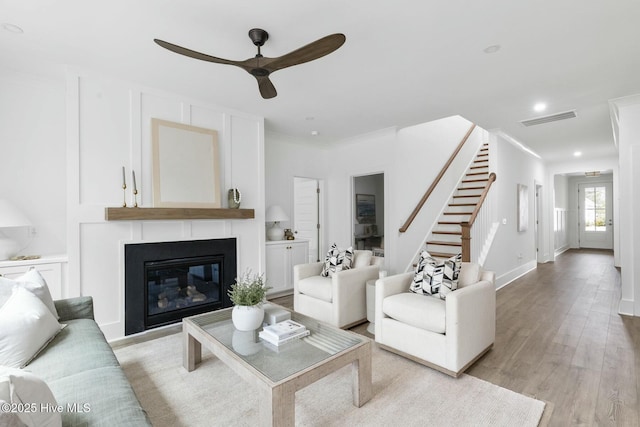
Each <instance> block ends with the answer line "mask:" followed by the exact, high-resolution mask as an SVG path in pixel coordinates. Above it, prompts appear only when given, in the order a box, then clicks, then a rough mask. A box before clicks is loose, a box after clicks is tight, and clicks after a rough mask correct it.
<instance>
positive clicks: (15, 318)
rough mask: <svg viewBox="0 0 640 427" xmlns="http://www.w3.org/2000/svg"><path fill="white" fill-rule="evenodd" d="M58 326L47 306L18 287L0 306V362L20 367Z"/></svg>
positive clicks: (40, 348) (52, 335) (49, 337)
mask: <svg viewBox="0 0 640 427" xmlns="http://www.w3.org/2000/svg"><path fill="white" fill-rule="evenodd" d="M61 329H62V326H61V325H60V323H58V320H57V319H56V318H55V317H53V314H51V312H50V311H49V309H48V308H47V306H45V305H44V303H43V302H42V301H40V299H38V297H36V296H35V295H34V294H32V293H31V292H29V291H27V290H26V289H24V288H22V287H19V286H17V287H15V288H14V290H13V293H12V294H11V297H10V298H9V299H8V300H7V302H6V303H5V304H4V305H3V306H2V307H0V365H5V366H9V367H13V368H20V367H23V366H25V365H26V364H27V363H29V362H30V361H31V359H33V358H34V357H35V356H36V355H37V354H38V353H39V352H40V350H42V349H43V348H44V347H45V346H46V345H47V344H48V343H49V341H51V340H52V339H53V337H55V336H56V335H57V334H58V332H60V330H61Z"/></svg>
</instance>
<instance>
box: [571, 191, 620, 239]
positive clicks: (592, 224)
mask: <svg viewBox="0 0 640 427" xmlns="http://www.w3.org/2000/svg"><path fill="white" fill-rule="evenodd" d="M612 189H613V185H612V183H611V182H594V183H588V184H587V183H585V184H578V215H579V219H578V224H579V225H578V226H579V227H580V247H581V248H594V249H613V212H612V211H613V191H612Z"/></svg>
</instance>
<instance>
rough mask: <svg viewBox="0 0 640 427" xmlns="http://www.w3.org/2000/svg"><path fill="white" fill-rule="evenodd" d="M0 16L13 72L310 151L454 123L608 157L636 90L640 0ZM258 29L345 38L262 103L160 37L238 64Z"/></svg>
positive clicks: (434, 0)
mask: <svg viewBox="0 0 640 427" xmlns="http://www.w3.org/2000/svg"><path fill="white" fill-rule="evenodd" d="M0 22H4V23H7V22H8V23H12V24H15V25H18V26H20V27H21V28H23V29H24V33H23V34H15V33H11V32H9V31H3V30H0V52H1V58H2V59H1V61H2V64H5V65H6V66H9V67H14V68H18V69H22V68H24V67H30V68H31V69H33V67H42V66H43V65H42V64H45V63H46V64H59V65H63V64H66V65H72V66H79V67H82V68H85V69H89V70H95V71H98V72H100V73H102V74H107V75H112V76H115V77H118V78H123V79H126V80H130V81H135V82H140V83H142V84H144V85H145V86H149V87H157V88H162V89H165V90H168V91H171V92H177V93H181V94H184V95H187V96H192V97H195V98H197V99H202V100H203V101H207V102H211V103H214V104H217V105H222V106H225V107H230V108H234V109H237V110H240V111H244V112H247V113H252V114H257V115H260V116H264V117H265V119H266V127H267V130H270V131H273V132H280V133H285V134H289V135H293V136H296V137H300V138H306V139H310V133H311V131H312V130H316V131H318V132H319V136H318V137H317V138H315V142H316V143H318V144H324V143H326V142H327V141H335V140H337V139H342V138H348V137H351V136H355V135H359V134H363V133H367V132H371V131H375V130H378V129H382V128H386V127H390V126H400V127H402V126H408V125H412V124H418V123H422V122H427V121H430V120H434V119H438V118H441V117H446V116H449V115H453V114H460V115H462V116H464V117H466V118H467V119H469V120H471V121H473V122H475V123H477V124H478V125H480V126H482V127H484V128H485V129H501V130H502V131H504V132H506V133H507V134H509V135H511V136H512V137H514V138H515V139H517V140H518V141H520V142H522V143H524V144H525V145H527V146H529V147H531V148H532V149H533V150H534V151H535V152H537V153H538V154H540V155H541V156H542V157H543V159H545V161H549V162H555V161H564V160H567V159H571V158H573V154H572V153H573V152H574V151H577V150H579V151H582V152H583V158H584V159H587V158H599V157H603V156H611V155H614V154H615V147H614V144H613V137H612V131H611V124H610V119H609V110H608V104H607V101H608V100H609V99H613V98H617V97H621V96H626V95H631V94H636V93H640V25H638V22H640V2H639V1H638V0H615V1H607V2H605V1H603V0H561V1H558V0H535V1H534V0H519V1H514V0H485V1H462V0H448V1H445V0H424V1H419V0H395V1H384V2H383V1H378V0H349V1H344V0H307V1H300V0H271V1H264V0H262V1H257V0H241V1H229V0H173V1H171V0H135V1H133V0H110V1H101V2H98V1H87V0H37V1H35V0H0ZM254 27H258V28H263V29H265V30H267V31H268V32H269V34H270V37H269V40H268V41H267V43H266V45H265V46H264V47H263V49H262V53H263V54H264V55H265V56H269V57H275V56H280V55H282V54H285V53H287V52H289V51H292V50H294V49H297V48H298V47H301V46H303V45H305V44H307V43H310V42H312V41H314V40H316V39H318V38H320V37H323V36H325V35H328V34H331V33H336V32H341V33H344V34H345V35H346V38H347V41H346V43H345V45H344V46H343V47H341V48H340V49H338V50H337V51H336V52H334V53H332V54H330V55H328V56H326V57H324V58H321V59H319V60H316V61H312V62H309V63H306V64H303V65H298V66H295V67H291V68H287V69H284V70H280V71H278V72H276V73H274V74H273V75H272V76H271V79H272V81H273V83H274V85H275V87H276V89H277V90H278V96H277V97H276V98H274V99H271V100H264V99H262V98H261V97H260V95H259V92H258V88H257V84H256V82H255V79H254V78H253V77H252V76H250V75H249V74H248V73H246V72H244V71H243V70H241V69H239V68H237V67H232V66H228V65H220V64H212V63H206V62H202V61H197V60H194V59H191V58H187V57H183V56H181V55H177V54H175V53H172V52H169V51H167V50H165V49H162V48H160V47H159V46H157V45H156V44H155V43H153V39H154V38H160V39H164V40H167V41H169V42H172V43H175V44H178V45H181V46H185V47H188V48H191V49H194V50H197V51H201V52H204V53H208V54H210V55H214V56H218V57H222V58H227V59H236V60H243V59H247V58H249V57H252V56H253V55H254V54H255V47H254V46H253V45H252V43H251V41H250V39H249V38H248V36H247V33H248V31H249V29H251V28H254ZM491 45H500V46H501V49H500V50H499V51H498V52H497V53H493V54H486V53H484V51H483V50H484V49H485V48H486V47H488V46H491ZM540 101H543V102H546V103H547V104H548V109H547V110H546V111H545V112H544V113H542V115H547V114H553V113H557V112H562V111H566V110H571V109H575V110H576V112H577V115H578V117H577V118H574V119H570V120H566V121H562V122H556V123H551V124H546V125H540V126H534V127H529V128H525V127H524V126H522V125H521V124H520V123H519V121H520V120H523V119H529V118H532V117H536V116H539V115H541V113H535V112H534V111H533V109H532V106H533V104H534V103H535V102H540ZM309 117H313V118H314V119H313V120H309V119H308V118H309Z"/></svg>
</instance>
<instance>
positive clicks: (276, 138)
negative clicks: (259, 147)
mask: <svg viewBox="0 0 640 427" xmlns="http://www.w3.org/2000/svg"><path fill="white" fill-rule="evenodd" d="M328 158H329V155H328V150H327V149H326V148H324V147H318V146H317V145H316V141H315V140H313V139H311V138H310V139H308V140H301V139H297V138H292V137H290V136H287V135H283V134H279V133H275V132H267V133H266V134H265V187H266V190H265V191H266V192H265V197H266V207H269V206H271V205H280V206H281V207H282V208H283V209H284V211H285V212H286V213H287V215H288V216H289V218H290V220H289V221H283V222H281V223H280V227H282V228H283V229H284V228H293V178H294V177H300V178H313V179H318V180H321V181H322V180H325V179H326V177H327V170H326V167H325V165H326V162H327V161H328ZM325 193H326V192H325ZM320 197H321V198H322V201H321V205H322V204H324V205H326V203H327V195H326V194H321V196H320ZM320 222H321V227H322V228H321V234H322V235H323V237H322V239H326V235H325V233H326V228H327V227H326V226H325V224H324V221H323V218H321V221H320Z"/></svg>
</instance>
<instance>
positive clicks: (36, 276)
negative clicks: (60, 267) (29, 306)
mask: <svg viewBox="0 0 640 427" xmlns="http://www.w3.org/2000/svg"><path fill="white" fill-rule="evenodd" d="M16 285H19V286H21V287H23V288H25V289H26V290H28V291H29V292H32V293H33V294H34V295H35V296H37V297H38V298H40V301H42V302H43V303H44V305H46V306H47V308H48V309H49V311H50V312H51V314H53V316H54V317H55V318H56V319H59V318H60V316H58V312H57V311H56V306H55V305H54V304H53V298H51V292H49V287H48V286H47V281H46V280H44V277H42V275H41V274H40V272H38V270H36V269H35V268H34V267H31V268H30V269H29V270H28V271H27V272H26V273H24V274H23V275H22V276H19V277H16V278H15V279H7V278H6V277H0V307H1V306H2V305H3V304H4V303H5V302H6V301H7V300H8V299H9V297H10V296H11V293H12V290H13V287H14V286H16Z"/></svg>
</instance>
